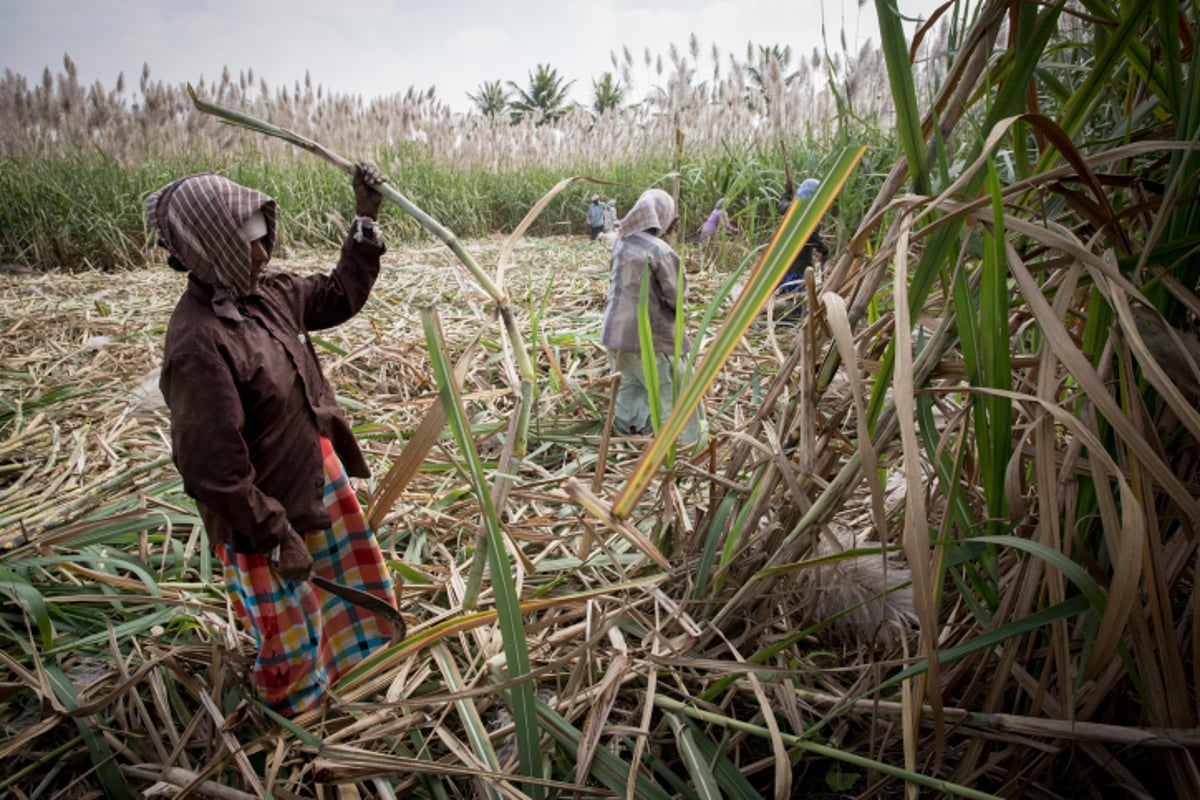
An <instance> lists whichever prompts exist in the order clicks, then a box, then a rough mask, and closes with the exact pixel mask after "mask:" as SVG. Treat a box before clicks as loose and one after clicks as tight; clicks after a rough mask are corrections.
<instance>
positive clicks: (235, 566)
mask: <svg viewBox="0 0 1200 800" xmlns="http://www.w3.org/2000/svg"><path fill="white" fill-rule="evenodd" d="M321 453H322V455H323V456H324V459H325V464H324V466H325V507H326V509H328V511H329V515H330V517H331V519H332V520H333V524H332V525H331V526H330V528H329V529H328V530H323V531H322V530H315V531H308V532H307V533H306V534H305V540H306V541H307V543H308V551H309V552H310V553H311V554H312V557H313V572H314V573H315V574H317V575H320V576H322V577H325V578H328V579H329V580H331V581H334V582H335V583H340V584H343V585H345V586H350V587H353V588H356V589H362V590H364V591H367V592H370V593H371V594H373V595H375V596H377V597H379V598H380V599H382V600H384V601H386V602H388V603H390V604H391V605H393V606H395V605H396V599H395V596H394V594H393V590H392V579H391V576H390V575H389V574H388V569H387V565H386V564H385V563H384V562H383V554H382V553H381V552H380V550H379V545H378V543H377V542H376V541H375V534H374V533H372V532H371V529H370V528H369V527H367V522H366V518H365V517H364V516H363V512H362V508H361V507H360V506H359V504H358V499H357V498H356V497H355V496H354V491H353V490H352V489H351V488H350V483H349V481H348V480H347V478H346V473H345V471H344V470H343V469H342V464H341V462H340V461H339V460H338V457H337V454H336V453H334V451H333V447H332V445H331V444H330V442H329V440H328V439H327V438H326V437H325V436H321ZM216 554H217V557H218V558H219V559H220V560H221V563H222V564H223V565H224V567H225V570H224V576H225V583H226V586H227V587H228V590H229V594H230V599H231V600H232V602H233V606H234V610H235V611H236V613H237V615H238V618H239V619H240V620H241V621H242V623H243V624H245V625H246V626H247V628H248V629H249V630H250V631H251V632H252V633H253V635H254V641H255V644H256V645H257V646H258V659H257V660H256V661H255V664H254V683H255V686H256V687H257V689H258V693H259V696H260V697H261V698H262V700H263V701H264V702H265V703H266V704H267V705H269V706H270V707H271V708H272V709H274V710H275V711H278V712H279V713H280V714H283V715H284V716H286V717H293V716H295V715H297V714H300V713H303V712H305V711H309V710H311V709H313V708H315V707H316V706H317V705H319V704H320V703H321V701H322V700H323V699H324V697H325V694H326V691H327V690H328V688H329V686H331V685H332V684H333V683H335V682H336V681H337V680H338V678H339V677H340V676H341V675H342V674H344V673H345V672H346V671H347V670H349V669H350V668H351V667H353V666H354V665H355V664H357V663H358V662H359V661H362V659H363V658H364V657H366V656H367V655H368V654H370V653H371V651H373V650H374V649H375V648H377V647H379V646H380V645H382V644H385V643H386V642H388V641H389V639H390V637H391V633H392V628H391V625H389V624H388V622H387V621H386V620H383V619H379V618H378V617H376V616H375V615H374V614H372V613H370V612H369V611H365V610H364V609H361V608H359V607H358V606H355V605H353V604H351V603H348V602H346V601H345V600H343V599H341V598H340V597H337V596H336V595H332V594H329V593H327V592H324V591H322V590H320V589H318V588H317V587H315V586H313V585H312V583H310V582H308V581H289V580H287V579H286V578H282V577H280V576H279V575H277V574H276V573H275V572H274V571H273V570H272V569H271V568H270V567H269V566H268V565H267V555H266V554H265V553H235V552H233V550H232V549H231V548H230V547H229V545H225V544H223V545H220V546H218V547H217V548H216Z"/></svg>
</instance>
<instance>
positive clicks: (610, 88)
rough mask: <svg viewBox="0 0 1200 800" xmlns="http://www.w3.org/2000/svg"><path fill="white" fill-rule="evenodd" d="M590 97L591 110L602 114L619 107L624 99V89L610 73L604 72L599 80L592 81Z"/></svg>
mask: <svg viewBox="0 0 1200 800" xmlns="http://www.w3.org/2000/svg"><path fill="white" fill-rule="evenodd" d="M592 95H593V99H592V110H593V111H595V112H596V113H597V114H603V113H604V112H605V111H607V110H609V109H610V108H613V109H616V108H620V107H621V101H622V100H624V99H625V87H624V86H622V85H621V82H620V81H618V80H616V79H615V78H614V77H613V74H612V73H611V72H605V73H604V74H603V75H601V76H600V80H595V81H592Z"/></svg>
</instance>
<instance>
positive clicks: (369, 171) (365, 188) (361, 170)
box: [352, 161, 387, 219]
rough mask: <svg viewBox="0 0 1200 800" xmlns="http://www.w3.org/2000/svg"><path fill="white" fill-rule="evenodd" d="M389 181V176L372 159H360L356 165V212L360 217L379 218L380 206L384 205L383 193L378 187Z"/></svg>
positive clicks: (354, 185)
mask: <svg viewBox="0 0 1200 800" xmlns="http://www.w3.org/2000/svg"><path fill="white" fill-rule="evenodd" d="M385 183H387V178H386V177H385V176H384V174H383V173H382V172H380V171H379V167H377V166H375V165H374V164H372V163H371V162H370V161H360V162H358V163H357V164H355V165H354V181H353V183H352V185H353V187H354V214H355V216H359V217H370V218H371V219H378V218H379V207H380V206H381V205H383V195H381V194H380V193H379V192H378V191H377V190H376V189H375V187H376V186H382V185H383V184H385Z"/></svg>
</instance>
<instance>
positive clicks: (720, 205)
mask: <svg viewBox="0 0 1200 800" xmlns="http://www.w3.org/2000/svg"><path fill="white" fill-rule="evenodd" d="M722 223H724V227H725V232H726V233H737V232H738V229H737V228H736V227H734V225H733V223H732V222H730V221H729V214H728V213H726V211H725V198H721V199H720V200H718V201H717V205H716V208H714V209H713V210H712V213H711V214H709V215H708V219H706V220H704V224H703V225H701V226H700V244H704V243H705V242H707V241H708V240H709V239H711V238H712V237H713V236H715V235H716V233H717V231H718V230H720V229H721V226H722Z"/></svg>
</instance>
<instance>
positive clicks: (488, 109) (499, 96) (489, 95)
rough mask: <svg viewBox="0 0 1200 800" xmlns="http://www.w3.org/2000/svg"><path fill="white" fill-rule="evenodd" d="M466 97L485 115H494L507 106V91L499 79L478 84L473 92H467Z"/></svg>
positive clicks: (501, 111)
mask: <svg viewBox="0 0 1200 800" xmlns="http://www.w3.org/2000/svg"><path fill="white" fill-rule="evenodd" d="M467 97H468V98H469V99H470V100H471V102H473V103H474V104H475V108H476V109H477V110H478V111H479V113H480V114H482V115H483V116H485V117H494V116H496V115H497V114H501V113H503V112H504V110H505V109H507V108H508V91H507V90H506V89H505V88H504V84H502V83H501V82H500V81H484V82H483V83H481V84H479V88H478V89H476V90H475V94H468V95H467Z"/></svg>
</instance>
